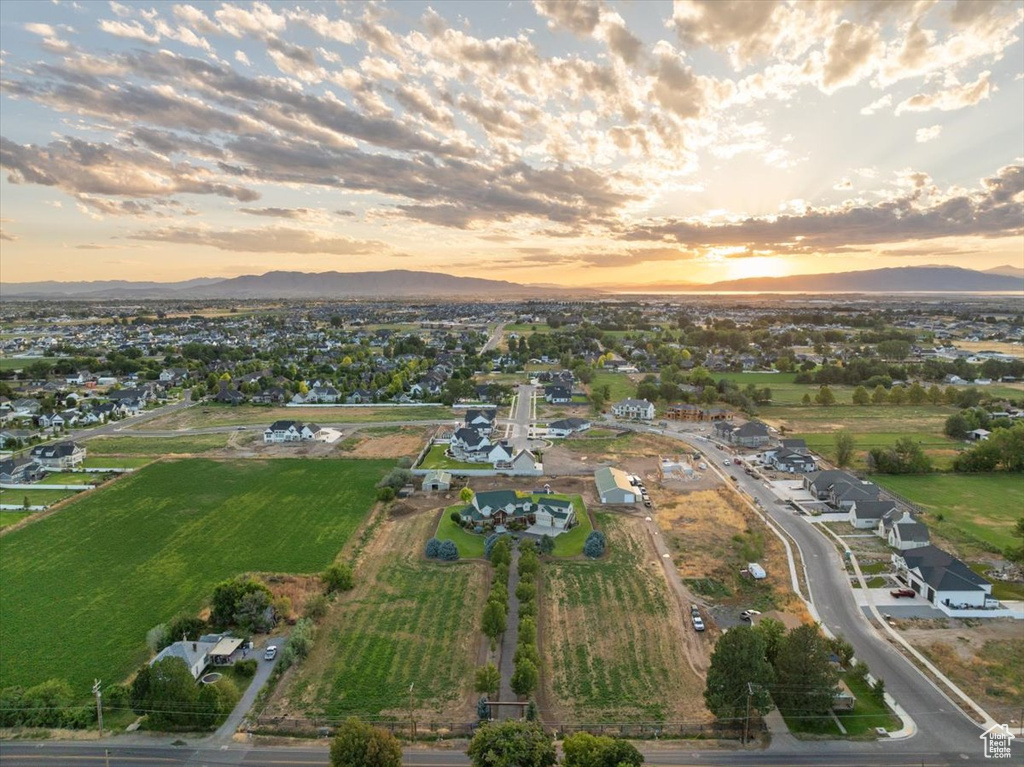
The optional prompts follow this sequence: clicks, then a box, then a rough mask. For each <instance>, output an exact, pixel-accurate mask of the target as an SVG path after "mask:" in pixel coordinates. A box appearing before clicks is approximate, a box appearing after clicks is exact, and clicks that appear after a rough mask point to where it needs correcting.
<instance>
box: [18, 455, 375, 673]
mask: <svg viewBox="0 0 1024 767" xmlns="http://www.w3.org/2000/svg"><path fill="white" fill-rule="evenodd" d="M390 465H391V464H390V462H384V461H297V460H275V461H254V460H249V461H242V462H230V463H229V462H213V461H207V460H202V459H193V460H183V461H167V462H160V463H156V464H154V465H152V466H149V467H147V468H144V469H140V470H139V471H137V472H135V473H134V474H132V475H131V476H129V477H125V478H124V479H123V480H120V481H118V482H116V483H114V484H112V485H110V486H109V487H106V488H103V489H100V490H97V491H95V492H92V493H89V494H88V495H87V496H85V497H83V498H82V499H81V500H79V501H76V502H75V503H74V504H73V506H72V507H71V508H69V509H67V510H65V511H61V512H59V513H56V514H54V515H52V516H50V517H48V518H47V519H43V520H40V521H39V522H37V523H35V524H32V525H29V526H27V527H25V528H22V529H20V530H16V531H14V532H12V533H10V534H8V535H5V536H4V537H3V539H2V540H0V582H2V583H3V594H2V603H0V613H2V619H0V646H2V647H3V651H4V656H5V657H7V658H17V659H18V662H16V663H3V664H0V687H6V686H9V685H14V684H21V685H26V686H27V685H32V684H37V683H39V682H41V681H44V680H46V679H50V678H65V679H68V680H69V681H70V682H71V684H72V685H73V686H74V687H75V689H76V690H81V691H82V692H83V693H86V692H88V688H89V685H91V684H92V680H93V679H95V678H101V679H103V680H104V681H105V682H107V683H113V682H117V681H120V680H122V679H124V678H125V677H126V676H127V675H128V674H129V673H130V672H132V671H133V670H134V669H135V668H137V667H138V666H139V665H140V664H141V663H142V662H143V661H145V660H146V659H147V658H148V657H149V651H148V650H147V649H146V643H145V639H146V632H147V631H148V630H149V629H150V628H152V627H153V626H155V625H157V624H158V623H163V622H165V621H168V620H170V619H171V618H173V617H174V616H175V615H176V614H178V613H179V612H182V611H188V612H197V611H198V610H199V608H200V606H201V605H202V604H203V602H204V600H206V599H207V598H208V597H209V595H210V593H211V591H212V589H213V586H214V585H215V584H216V583H218V582H219V581H221V580H223V579H225V578H230V577H233V576H235V575H239V574H241V573H244V572H249V571H259V572H285V573H314V572H319V571H320V570H322V569H323V568H324V567H326V566H327V565H328V564H329V563H330V562H331V561H333V560H334V558H335V556H336V555H337V553H338V551H339V550H340V549H341V547H342V546H343V545H344V544H345V542H346V541H347V540H348V538H349V536H351V534H352V532H353V531H354V530H355V529H356V528H357V527H358V526H359V525H360V523H361V522H362V521H363V519H364V517H365V516H366V513H367V511H368V509H369V508H370V507H371V505H372V504H373V499H374V494H375V490H374V485H375V484H376V482H377V481H378V480H379V479H380V477H381V476H382V475H383V473H384V472H385V471H386V470H387V468H389V466H390Z"/></svg>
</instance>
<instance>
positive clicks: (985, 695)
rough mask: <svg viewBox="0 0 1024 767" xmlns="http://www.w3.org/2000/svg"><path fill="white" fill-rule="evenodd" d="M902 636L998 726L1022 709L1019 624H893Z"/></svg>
mask: <svg viewBox="0 0 1024 767" xmlns="http://www.w3.org/2000/svg"><path fill="white" fill-rule="evenodd" d="M896 623H897V626H898V627H899V629H900V631H901V632H902V634H903V636H904V637H906V639H907V640H908V641H909V642H910V643H911V644H913V645H914V647H916V648H917V649H918V650H920V651H921V652H923V653H924V654H925V655H926V656H927V657H928V658H929V660H931V661H932V663H934V664H935V665H936V666H938V667H939V669H940V670H942V672H943V673H945V674H946V675H947V676H949V677H950V678H951V679H952V680H953V681H954V682H956V684H957V685H959V686H960V687H961V688H962V689H963V690H964V691H965V692H966V693H967V694H968V695H970V696H971V697H973V698H974V699H975V700H976V701H977V702H978V703H979V704H980V705H981V707H982V708H984V709H985V710H986V711H987V712H988V713H989V714H990V715H992V716H993V717H994V718H995V720H996V721H997V722H1012V721H1019V718H1020V712H1021V709H1022V708H1024V664H1021V662H1020V661H1021V658H1024V627H1022V626H1021V624H1020V621H1015V620H1012V619H1008V618H1007V619H997V620H985V621H981V620H975V621H960V620H942V621H912V620H903V621H897V622H896Z"/></svg>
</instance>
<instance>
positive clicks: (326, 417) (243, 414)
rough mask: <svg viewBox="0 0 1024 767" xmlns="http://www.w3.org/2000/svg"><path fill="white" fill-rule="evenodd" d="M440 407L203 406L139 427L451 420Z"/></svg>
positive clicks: (147, 428)
mask: <svg viewBox="0 0 1024 767" xmlns="http://www.w3.org/2000/svg"><path fill="white" fill-rule="evenodd" d="M453 418H454V416H453V415H452V411H451V410H450V409H449V408H447V407H445V406H443V405H415V406H410V407H372V406H370V407H271V406H262V405H237V406H232V405H216V404H213V403H203V404H202V405H196V406H194V407H187V408H183V409H181V410H176V411H175V412H173V413H168V414H167V415H162V416H160V417H158V418H154V419H153V420H151V421H146V422H145V425H143V426H140V428H142V429H145V430H146V431H149V430H170V429H199V428H204V427H212V426H269V425H270V424H272V423H273V422H274V421H277V420H281V419H285V420H290V421H313V422H315V423H318V424H321V425H324V424H331V423H376V422H381V423H386V422H388V421H429V420H452V419H453Z"/></svg>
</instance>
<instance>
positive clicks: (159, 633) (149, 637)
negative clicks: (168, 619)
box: [146, 623, 170, 653]
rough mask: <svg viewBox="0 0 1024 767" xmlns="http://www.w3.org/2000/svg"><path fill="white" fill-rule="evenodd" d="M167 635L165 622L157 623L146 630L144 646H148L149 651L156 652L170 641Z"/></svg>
mask: <svg viewBox="0 0 1024 767" xmlns="http://www.w3.org/2000/svg"><path fill="white" fill-rule="evenodd" d="M169 636H170V634H168V632H167V624H166V623H158V624H157V625H155V626H154V627H153V628H151V629H150V630H149V631H147V632H146V647H148V648H149V651H150V652H151V653H158V652H160V651H161V650H162V649H164V648H165V647H167V645H169V644H170V641H169V640H168V639H167V637H169Z"/></svg>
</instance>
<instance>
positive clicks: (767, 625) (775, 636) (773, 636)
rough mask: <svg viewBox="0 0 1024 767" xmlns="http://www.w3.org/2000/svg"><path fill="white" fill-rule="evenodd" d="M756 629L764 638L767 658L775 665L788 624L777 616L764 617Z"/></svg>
mask: <svg viewBox="0 0 1024 767" xmlns="http://www.w3.org/2000/svg"><path fill="white" fill-rule="evenodd" d="M754 631H756V632H757V633H758V634H760V635H761V638H762V639H763V640H764V658H765V660H766V661H768V662H769V663H771V664H772V666H774V665H775V659H776V658H777V657H778V656H779V647H780V646H781V645H782V640H783V639H785V637H786V625H785V624H784V623H783V622H782V621H780V620H776V619H775V618H764V619H762V620H760V621H758V624H757V625H756V626H755V627H754Z"/></svg>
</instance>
